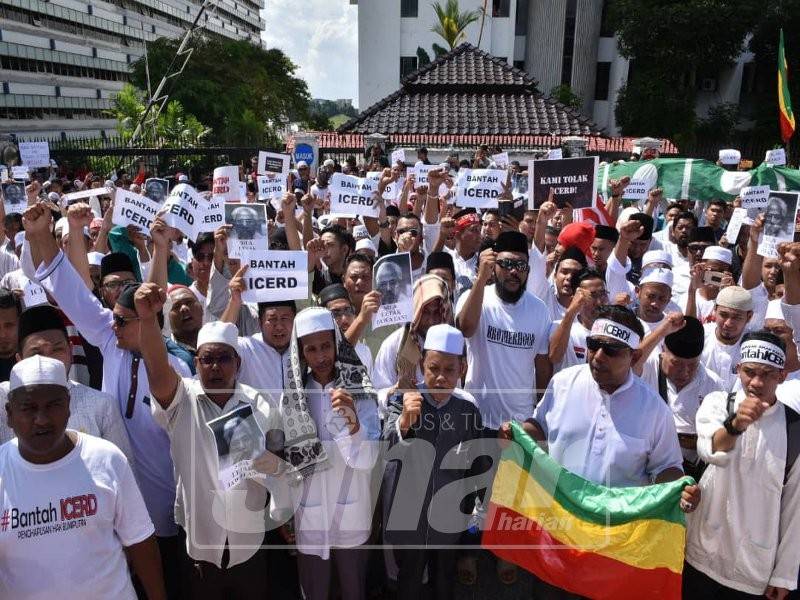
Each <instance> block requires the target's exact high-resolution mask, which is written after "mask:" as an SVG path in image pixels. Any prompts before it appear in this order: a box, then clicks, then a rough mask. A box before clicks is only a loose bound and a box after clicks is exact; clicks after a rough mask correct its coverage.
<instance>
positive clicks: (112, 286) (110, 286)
mask: <svg viewBox="0 0 800 600" xmlns="http://www.w3.org/2000/svg"><path fill="white" fill-rule="evenodd" d="M137 283H139V282H138V281H136V280H135V279H125V280H122V279H118V280H116V281H107V282H106V283H104V284H103V287H104V288H106V289H107V290H111V291H112V292H115V291H117V290H118V289H120V288H123V287H125V286H126V285H136V284H137Z"/></svg>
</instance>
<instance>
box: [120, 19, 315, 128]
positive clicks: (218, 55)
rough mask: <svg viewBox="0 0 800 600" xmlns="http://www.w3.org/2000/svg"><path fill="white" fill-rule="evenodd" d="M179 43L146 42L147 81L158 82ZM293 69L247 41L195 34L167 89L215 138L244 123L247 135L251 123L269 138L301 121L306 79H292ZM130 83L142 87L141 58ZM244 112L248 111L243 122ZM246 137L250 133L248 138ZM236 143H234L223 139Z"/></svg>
mask: <svg viewBox="0 0 800 600" xmlns="http://www.w3.org/2000/svg"><path fill="white" fill-rule="evenodd" d="M179 44H180V40H176V39H175V40H173V39H167V38H159V39H157V40H156V41H155V42H152V43H151V44H148V47H147V50H148V60H149V65H150V78H151V80H152V81H155V82H157V81H160V79H161V77H162V76H163V75H164V73H165V72H166V70H167V68H168V67H169V65H170V63H171V62H172V59H173V57H174V56H175V51H176V50H177V48H178V45H179ZM296 70H297V67H296V66H295V65H294V63H292V61H291V60H290V59H289V58H288V57H287V56H286V55H285V54H284V53H283V52H281V51H280V50H278V49H275V48H271V49H264V48H261V47H259V46H255V45H253V44H251V43H250V42H248V41H246V40H238V41H236V40H229V39H227V38H222V37H218V36H207V35H199V36H198V37H197V38H196V39H195V41H194V52H193V53H192V56H191V58H190V59H189V62H188V64H187V65H186V68H185V69H184V71H183V73H181V74H180V75H179V76H178V77H177V78H175V79H174V80H173V83H172V84H168V85H167V89H166V91H168V92H169V93H170V98H171V99H174V100H178V101H179V102H180V103H181V104H182V105H183V106H184V107H185V109H186V111H187V112H189V113H190V114H193V115H195V116H196V117H197V118H198V119H199V120H200V121H201V122H202V123H214V124H219V125H220V127H219V129H218V131H217V134H218V136H220V137H222V138H225V137H230V135H229V134H226V130H227V128H228V127H237V126H242V125H243V124H244V123H245V122H249V123H250V125H247V129H246V130H247V131H248V132H250V134H254V133H255V132H256V128H255V127H254V126H253V125H252V120H253V119H256V120H258V121H260V122H261V123H262V124H263V132H264V135H265V137H267V138H272V139H274V138H273V136H274V135H275V132H276V130H277V128H278V127H279V126H280V125H281V124H282V123H285V122H286V121H287V120H302V119H303V118H304V117H305V116H306V114H307V107H308V102H309V95H308V88H307V86H306V83H305V81H303V80H302V79H300V78H298V77H296V76H295V71H296ZM131 81H132V83H133V84H134V85H135V86H136V87H138V88H140V89H146V87H147V80H146V74H145V64H144V59H143V58H142V59H140V60H138V61H137V62H136V63H134V65H133V71H132V76H131ZM245 110H249V111H250V113H248V117H247V119H244V115H245ZM248 135H249V134H248ZM228 141H235V140H228Z"/></svg>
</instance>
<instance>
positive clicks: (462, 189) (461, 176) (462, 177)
mask: <svg viewBox="0 0 800 600" xmlns="http://www.w3.org/2000/svg"><path fill="white" fill-rule="evenodd" d="M505 181H506V172H505V171H501V170H500V169H460V170H459V171H458V189H457V191H456V198H455V202H456V204H457V205H458V206H463V207H473V208H497V203H498V198H500V195H501V194H502V193H503V184H504V183H505Z"/></svg>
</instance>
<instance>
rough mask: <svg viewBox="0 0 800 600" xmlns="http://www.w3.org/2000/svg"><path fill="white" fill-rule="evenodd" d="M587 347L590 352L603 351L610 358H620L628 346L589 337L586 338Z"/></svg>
mask: <svg viewBox="0 0 800 600" xmlns="http://www.w3.org/2000/svg"><path fill="white" fill-rule="evenodd" d="M586 347H587V348H588V349H589V351H590V352H597V351H598V350H602V351H603V352H605V353H606V356H608V357H609V358H614V357H615V356H619V355H620V354H621V353H622V351H623V350H625V348H627V347H628V346H626V345H625V344H620V343H614V342H605V341H603V340H598V339H597V338H592V337H587V338H586Z"/></svg>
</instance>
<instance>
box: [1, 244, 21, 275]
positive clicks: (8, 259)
mask: <svg viewBox="0 0 800 600" xmlns="http://www.w3.org/2000/svg"><path fill="white" fill-rule="evenodd" d="M19 267H20V264H19V258H17V255H16V254H14V253H13V252H11V251H9V250H8V249H7V248H6V247H5V245H3V248H2V249H0V278H2V277H3V276H4V275H5V274H6V273H11V271H16V270H17V269H19Z"/></svg>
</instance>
